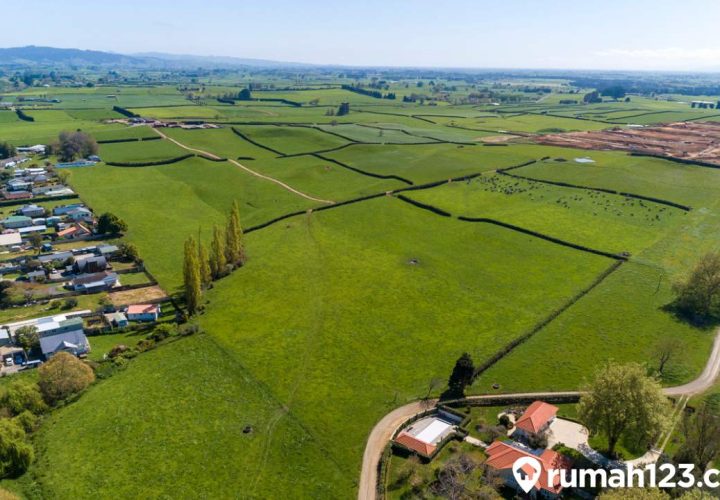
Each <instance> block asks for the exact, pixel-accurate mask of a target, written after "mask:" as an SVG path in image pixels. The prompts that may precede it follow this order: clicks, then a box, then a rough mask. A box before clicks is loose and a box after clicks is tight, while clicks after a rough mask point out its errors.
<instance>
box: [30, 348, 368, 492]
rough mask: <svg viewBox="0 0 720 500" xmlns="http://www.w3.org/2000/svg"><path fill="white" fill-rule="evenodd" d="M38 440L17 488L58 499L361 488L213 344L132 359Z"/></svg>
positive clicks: (51, 420)
mask: <svg viewBox="0 0 720 500" xmlns="http://www.w3.org/2000/svg"><path fill="white" fill-rule="evenodd" d="M91 341H92V338H91ZM179 367H184V368H183V369H178V368H179ZM78 422H82V425H78ZM110 423H112V425H110ZM247 425H250V426H252V429H253V432H251V433H248V434H245V433H243V429H244V427H245V426H247ZM36 442H37V446H38V447H39V448H40V449H42V450H43V453H42V455H41V456H40V458H39V460H38V461H37V462H36V463H35V464H34V465H33V466H32V468H31V470H30V471H29V473H28V474H26V475H25V476H24V477H23V479H21V481H23V480H24V481H28V482H30V481H35V485H34V488H35V489H38V490H40V492H45V493H48V494H49V493H52V496H53V497H54V498H68V499H70V498H79V497H88V496H92V497H95V498H108V497H111V496H113V497H115V496H120V497H146V498H147V497H169V496H172V497H187V498H190V497H202V496H209V497H221V496H225V495H227V494H228V493H236V494H241V493H242V494H243V495H245V494H251V495H257V496H266V495H267V494H269V493H271V494H272V496H275V495H279V496H285V497H288V498H299V497H303V496H307V495H310V496H315V497H317V498H320V497H323V498H330V497H335V498H337V497H340V496H345V495H346V494H347V492H349V491H351V490H352V485H353V481H354V479H355V477H354V476H355V474H354V472H355V471H352V472H353V473H350V471H348V470H347V469H344V468H343V467H341V466H340V465H339V464H337V463H335V462H333V460H332V457H331V456H330V455H329V454H328V452H327V450H326V449H323V448H322V445H321V443H320V442H319V441H318V438H317V437H316V436H314V435H313V434H312V433H311V432H310V431H308V429H306V428H304V427H303V425H302V423H301V422H300V421H299V420H298V419H297V417H295V415H294V414H293V412H292V411H291V410H288V409H286V408H283V407H282V406H281V404H280V403H279V402H278V401H277V400H276V399H275V397H274V395H273V394H272V393H271V392H270V391H268V390H267V389H265V388H263V387H262V385H260V384H258V383H257V382H256V381H255V380H254V379H253V377H252V376H251V375H250V374H249V373H248V372H247V371H246V370H244V369H243V367H242V366H241V365H239V364H238V363H237V362H236V360H235V358H234V355H233V354H232V353H229V352H228V351H227V350H225V349H223V348H221V347H218V346H217V345H216V344H215V341H214V340H213V339H212V338H211V337H208V336H197V337H191V338H187V339H181V340H179V341H177V342H174V343H172V344H170V345H167V346H163V347H161V348H159V349H157V350H155V351H151V352H149V353H147V354H143V355H141V356H139V357H138V358H136V359H134V360H132V361H131V363H130V366H129V367H128V368H127V369H126V370H124V371H122V372H120V373H118V374H116V375H114V376H113V377H112V378H110V379H109V380H106V381H103V382H100V383H99V384H98V385H96V386H95V387H92V388H90V389H89V390H88V392H87V393H86V394H85V395H83V397H82V399H81V400H79V401H78V402H77V403H75V404H72V405H69V406H67V407H65V408H63V409H62V410H59V411H57V412H56V413H54V414H53V415H52V416H51V417H50V418H49V420H48V421H47V422H45V423H44V424H43V427H42V429H41V431H40V432H39V433H38V435H37V437H36ZM180 457H182V458H181V459H180ZM191 471H192V472H191ZM70 478H72V479H71V480H70Z"/></svg>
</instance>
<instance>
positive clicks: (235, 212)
mask: <svg viewBox="0 0 720 500" xmlns="http://www.w3.org/2000/svg"><path fill="white" fill-rule="evenodd" d="M225 242H226V244H225V259H226V260H227V261H228V262H229V263H230V264H233V265H242V264H243V263H244V262H245V249H244V247H243V242H242V227H241V226H240V208H239V207H238V203H237V201H234V202H233V205H232V208H231V209H230V214H229V215H228V219H227V228H226V232H225Z"/></svg>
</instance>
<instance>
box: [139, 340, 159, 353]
mask: <svg viewBox="0 0 720 500" xmlns="http://www.w3.org/2000/svg"><path fill="white" fill-rule="evenodd" d="M135 348H136V349H137V350H138V351H139V352H145V351H149V350H150V349H154V348H155V341H154V340H151V339H142V340H140V341H139V342H138V343H137V346H135Z"/></svg>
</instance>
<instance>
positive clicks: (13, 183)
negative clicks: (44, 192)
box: [6, 179, 33, 191]
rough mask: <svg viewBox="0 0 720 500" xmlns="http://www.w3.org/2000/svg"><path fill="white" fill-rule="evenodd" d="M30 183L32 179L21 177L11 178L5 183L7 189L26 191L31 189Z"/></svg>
mask: <svg viewBox="0 0 720 500" xmlns="http://www.w3.org/2000/svg"><path fill="white" fill-rule="evenodd" d="M32 185H33V183H32V181H26V180H23V179H11V180H9V181H7V183H6V186H7V189H8V191H28V190H29V189H32Z"/></svg>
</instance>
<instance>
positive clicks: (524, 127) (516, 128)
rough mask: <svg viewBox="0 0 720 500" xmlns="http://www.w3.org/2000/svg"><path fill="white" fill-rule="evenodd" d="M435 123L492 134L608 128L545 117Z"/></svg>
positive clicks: (501, 117) (479, 119)
mask: <svg viewBox="0 0 720 500" xmlns="http://www.w3.org/2000/svg"><path fill="white" fill-rule="evenodd" d="M433 121H437V122H438V123H444V124H448V125H450V124H454V125H459V126H463V127H469V128H474V129H478V130H485V131H491V132H498V133H503V132H533V133H547V132H552V133H556V132H570V131H575V130H602V129H604V128H608V127H609V125H607V124H605V123H598V122H593V121H587V120H576V119H574V118H561V117H559V116H545V115H535V114H528V115H520V116H513V117H504V116H503V115H499V116H497V117H486V116H483V117H480V118H446V117H437V118H433Z"/></svg>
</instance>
